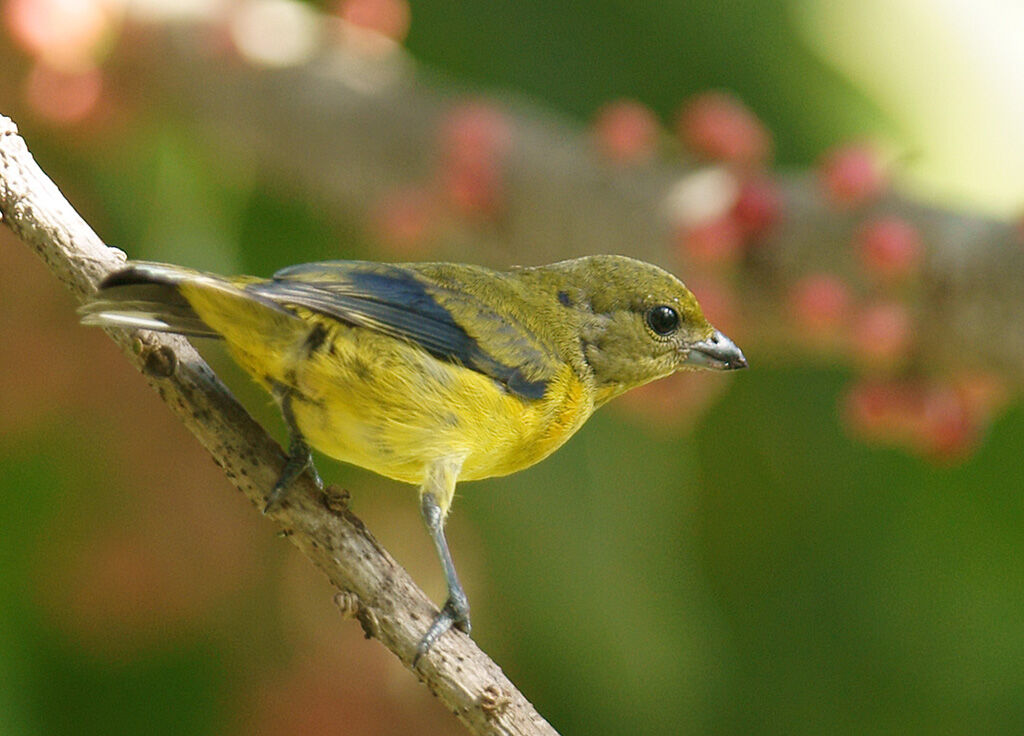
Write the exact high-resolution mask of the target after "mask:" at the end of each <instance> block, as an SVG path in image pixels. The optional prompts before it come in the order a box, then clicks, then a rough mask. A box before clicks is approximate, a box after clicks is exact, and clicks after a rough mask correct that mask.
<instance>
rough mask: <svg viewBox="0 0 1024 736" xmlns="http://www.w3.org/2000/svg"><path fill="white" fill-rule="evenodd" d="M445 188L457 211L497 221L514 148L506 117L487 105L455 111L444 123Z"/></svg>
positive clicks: (442, 176) (465, 106)
mask: <svg viewBox="0 0 1024 736" xmlns="http://www.w3.org/2000/svg"><path fill="white" fill-rule="evenodd" d="M439 137H440V145H441V164H440V165H441V172H440V181H441V186H442V188H443V189H444V191H445V192H446V194H447V195H448V200H449V202H450V203H451V205H452V206H453V207H454V208H455V210H456V211H458V212H460V213H461V214H464V215H484V216H487V217H493V216H494V215H495V214H496V213H497V212H498V211H499V210H500V209H501V205H502V201H503V199H504V182H503V172H502V167H503V161H504V157H505V154H506V153H507V151H508V148H509V146H510V145H511V140H512V135H511V128H510V126H509V124H508V122H507V120H506V119H505V116H504V115H503V114H502V113H501V112H500V111H499V110H498V109H497V108H495V107H494V106H492V105H490V104H487V103H484V102H470V103H466V104H463V105H459V106H457V107H455V108H453V109H452V110H451V111H450V112H449V113H448V115H447V116H446V117H445V118H444V120H443V121H442V122H441V128H440V131H439Z"/></svg>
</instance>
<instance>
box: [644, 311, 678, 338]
mask: <svg viewBox="0 0 1024 736" xmlns="http://www.w3.org/2000/svg"><path fill="white" fill-rule="evenodd" d="M647 324H648V325H649V326H650V328H651V329H652V330H654V331H655V332H656V333H657V334H659V335H670V334H672V333H673V332H675V331H676V329H677V328H678V327H679V312H677V311H676V310H674V309H673V308H672V307H666V306H665V305H661V306H659V307H652V308H651V309H650V310H648V312H647Z"/></svg>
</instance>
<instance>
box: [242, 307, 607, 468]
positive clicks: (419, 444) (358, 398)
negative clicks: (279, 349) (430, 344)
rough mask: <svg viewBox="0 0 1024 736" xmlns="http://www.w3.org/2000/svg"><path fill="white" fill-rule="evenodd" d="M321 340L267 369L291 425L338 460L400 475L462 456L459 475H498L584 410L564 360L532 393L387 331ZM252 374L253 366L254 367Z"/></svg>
mask: <svg viewBox="0 0 1024 736" xmlns="http://www.w3.org/2000/svg"><path fill="white" fill-rule="evenodd" d="M331 332H332V334H331V335H330V338H329V340H328V341H327V342H326V343H325V346H324V347H322V348H320V349H318V350H317V351H316V352H314V353H311V354H299V353H296V355H295V356H294V359H293V360H289V361H284V362H283V365H284V366H285V369H284V370H281V371H279V372H280V373H282V374H283V375H280V376H273V377H272V378H273V379H274V380H276V381H279V382H283V383H285V384H286V385H288V386H290V387H292V388H293V389H294V395H293V411H294V414H295V419H296V423H297V425H298V427H299V430H300V431H301V432H302V433H303V435H304V436H305V437H306V439H307V441H308V442H309V444H310V445H312V446H313V447H314V448H316V449H317V450H319V451H320V452H323V453H324V454H326V455H329V456H331V457H333V458H336V459H338V460H342V461H344V462H349V463H352V464H354V465H359V466H360V467H364V468H367V469H369V470H372V471H374V472H376V473H379V474H381V475H384V476H387V477H390V478H395V479H397V480H401V481H405V482H408V483H420V482H421V481H422V480H423V476H424V472H425V469H426V467H427V466H428V465H429V464H430V463H432V462H433V461H435V460H437V459H439V458H443V457H452V456H457V457H462V458H463V464H462V471H461V473H460V474H459V478H460V479H461V480H475V479H480V478H487V477H491V476H497V475H507V474H509V473H513V472H515V471H517V470H521V469H523V468H526V467H529V466H530V465H533V464H534V463H536V462H538V461H539V460H542V459H543V458H545V457H547V456H548V455H549V454H551V453H552V452H553V451H554V450H555V449H557V448H558V447H559V446H561V445H562V443H564V442H565V441H566V440H567V439H568V438H569V437H570V436H572V434H573V433H574V432H575V431H576V430H577V429H579V427H580V426H581V425H582V424H583V422H584V421H586V419H587V418H588V417H589V416H590V414H591V413H593V410H594V401H593V390H592V387H590V386H589V385H588V384H587V383H585V382H583V381H581V380H580V379H579V378H578V377H577V376H576V375H575V374H574V373H573V371H572V369H571V367H570V366H569V365H565V366H564V368H563V369H562V370H561V371H560V372H559V373H558V374H557V375H556V376H555V377H554V378H553V379H552V380H551V381H550V382H549V386H548V390H547V391H546V393H545V395H544V396H543V397H542V398H541V399H539V400H528V399H524V398H522V397H520V396H518V395H515V394H512V393H510V392H508V391H507V390H506V389H505V388H504V387H502V386H501V385H500V384H499V383H497V382H496V381H494V380H493V379H492V378H489V377H487V376H485V375H483V374H481V373H478V372H477V371H474V370H471V369H468V368H465V367H463V366H460V365H457V364H454V363H450V362H446V361H441V360H438V359H436V358H434V357H433V356H431V355H430V354H428V353H427V352H425V351H424V350H422V349H421V348H419V347H416V346H413V345H410V344H408V343H405V342H402V341H399V340H395V339H393V338H390V337H387V336H384V335H380V334H377V333H373V332H369V331H366V330H359V329H355V328H347V327H344V326H339V327H337V328H334V329H332V331H331ZM257 375H258V373H257Z"/></svg>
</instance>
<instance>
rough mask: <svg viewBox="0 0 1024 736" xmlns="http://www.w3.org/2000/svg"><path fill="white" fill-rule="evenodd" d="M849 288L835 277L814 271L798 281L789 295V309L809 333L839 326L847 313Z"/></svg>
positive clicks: (829, 329) (836, 328) (843, 321)
mask: <svg viewBox="0 0 1024 736" xmlns="http://www.w3.org/2000/svg"><path fill="white" fill-rule="evenodd" d="M850 304H851V298H850V290H849V288H848V287H847V286H846V283H845V282H843V281H842V280H841V279H839V278H838V277H836V276H832V275H830V274H815V275H812V276H805V277H804V278H802V279H801V280H800V281H798V282H797V283H796V284H795V285H794V287H793V291H792V293H791V294H790V300H789V305H790V311H791V312H792V314H793V317H794V319H795V321H796V323H797V324H798V325H799V326H800V327H801V328H803V329H806V330H807V331H809V332H811V333H818V334H820V333H825V332H832V331H835V330H838V329H839V328H840V327H842V326H843V325H844V324H845V323H846V321H847V318H848V316H849V312H850Z"/></svg>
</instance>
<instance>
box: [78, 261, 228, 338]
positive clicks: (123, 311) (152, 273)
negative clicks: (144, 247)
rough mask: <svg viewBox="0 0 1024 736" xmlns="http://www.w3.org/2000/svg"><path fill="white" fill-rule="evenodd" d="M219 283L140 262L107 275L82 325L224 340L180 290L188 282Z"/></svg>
mask: <svg viewBox="0 0 1024 736" xmlns="http://www.w3.org/2000/svg"><path fill="white" fill-rule="evenodd" d="M196 280H201V281H202V280H210V281H213V280H219V279H217V277H214V276H209V275H207V274H203V273H200V272H198V271H192V270H190V269H186V268H181V267H179V266H170V265H165V264H162V263H148V262H145V261H136V262H133V263H129V264H128V265H127V266H125V268H123V269H121V270H119V271H115V272H114V273H112V274H110V275H109V276H107V277H106V278H105V279H104V280H103V281H102V282H101V283H100V285H99V292H98V293H97V295H96V298H95V299H93V300H92V301H90V302H88V303H86V304H84V305H83V306H82V307H80V308H79V310H78V313H79V314H80V315H82V324H85V325H98V326H100V327H133V328H139V329H146V330H156V331H158V332H174V333H178V334H181V335H189V336H192V337H220V335H219V333H217V332H216V331H215V330H213V329H211V328H210V326H209V325H207V324H206V323H205V322H204V321H203V320H202V319H200V318H199V315H198V314H196V312H195V310H194V309H193V308H192V306H191V305H190V304H189V303H188V301H187V300H186V299H185V297H183V296H182V295H181V292H180V291H179V290H178V287H179V286H180V285H181V284H182V283H185V282H186V281H196Z"/></svg>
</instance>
